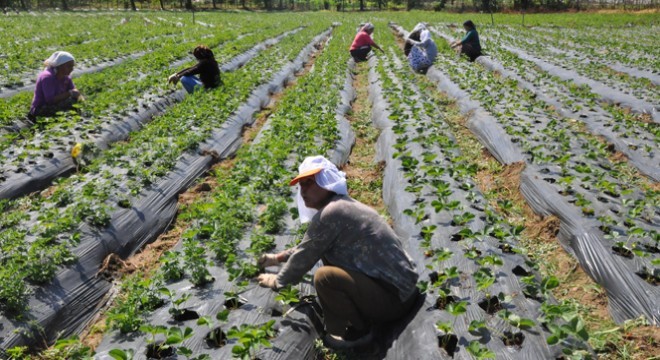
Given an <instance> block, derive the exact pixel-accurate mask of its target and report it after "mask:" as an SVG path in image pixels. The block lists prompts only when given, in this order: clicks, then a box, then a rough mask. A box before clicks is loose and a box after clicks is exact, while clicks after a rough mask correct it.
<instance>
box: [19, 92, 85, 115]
mask: <svg viewBox="0 0 660 360" xmlns="http://www.w3.org/2000/svg"><path fill="white" fill-rule="evenodd" d="M76 102H77V100H76V99H75V98H73V97H68V98H67V99H66V100H62V101H60V102H58V103H57V104H52V105H44V106H41V107H38V108H36V109H35V110H34V113H29V114H28V118H29V119H30V120H34V119H36V117H37V116H55V114H56V113H57V112H58V111H68V110H71V109H73V104H75V103H76Z"/></svg>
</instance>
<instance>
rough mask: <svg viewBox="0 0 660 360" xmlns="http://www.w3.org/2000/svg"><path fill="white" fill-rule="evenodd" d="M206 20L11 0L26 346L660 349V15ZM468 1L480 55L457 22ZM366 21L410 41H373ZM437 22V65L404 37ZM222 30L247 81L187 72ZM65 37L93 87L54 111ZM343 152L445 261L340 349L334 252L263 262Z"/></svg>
mask: <svg viewBox="0 0 660 360" xmlns="http://www.w3.org/2000/svg"><path fill="white" fill-rule="evenodd" d="M194 19H195V21H194V22H193V18H192V16H191V15H190V14H189V13H183V12H181V13H178V12H139V13H129V12H69V13H56V12H46V13H27V14H10V15H7V16H3V20H2V22H0V29H1V30H2V33H3V34H13V35H12V36H3V37H2V38H1V39H0V54H2V56H1V57H0V211H1V212H2V216H1V217H0V247H1V248H2V251H1V257H0V358H1V359H5V358H6V359H87V358H94V359H146V358H179V359H184V358H186V359H229V358H233V357H236V358H244V359H256V358H258V359H404V358H406V359H408V358H410V359H445V358H446V359H449V358H454V359H456V358H458V359H487V358H492V359H500V358H507V359H555V358H562V359H596V358H602V359H650V358H660V350H659V349H660V330H659V328H658V326H660V288H658V284H659V283H660V234H659V230H660V226H659V225H660V206H659V201H660V200H659V196H658V194H659V192H660V187H659V186H658V180H659V179H660V153H659V150H660V149H659V146H658V143H659V141H660V127H659V126H658V123H659V122H660V113H659V112H658V111H659V110H660V90H658V84H659V83H660V60H659V59H660V48H659V47H658V46H657V44H656V43H657V40H656V39H657V38H658V36H660V31H659V30H658V17H657V13H647V14H630V13H621V14H596V13H594V14H545V15H529V14H528V15H526V16H525V25H524V26H523V25H522V24H521V22H522V17H521V16H520V15H514V14H508V15H499V14H495V15H494V17H493V21H494V24H492V23H491V16H490V15H489V14H445V13H437V12H433V13H431V12H405V13H404V12H393V13H387V12H383V13H381V12H367V13H335V12H318V13H253V12H245V13H242V12H236V13H220V12H217V13H215V12H201V13H195V18H194ZM467 19H472V20H473V21H474V22H475V23H476V24H477V28H478V30H479V35H480V38H481V40H482V44H483V47H484V52H485V53H486V56H482V57H480V58H478V59H477V60H476V61H475V62H474V63H471V62H468V61H467V60H466V59H465V58H460V57H458V56H457V55H456V53H455V52H454V51H453V50H452V49H451V48H450V47H449V43H450V41H452V40H453V39H456V38H460V37H462V36H463V34H464V32H463V30H462V26H461V24H462V22H463V21H465V20H467ZM37 20H38V21H37ZM366 21H370V22H372V23H374V25H375V27H376V31H375V33H374V40H375V41H376V42H377V43H378V44H379V45H380V46H381V47H382V48H383V49H384V51H383V52H376V53H375V54H373V56H372V57H371V58H370V60H369V61H368V62H365V63H359V64H356V63H354V62H353V61H352V60H349V59H350V56H349V54H348V47H349V46H350V43H351V41H352V40H353V37H354V36H355V33H356V30H357V28H358V26H359V24H360V23H363V22H366ZM420 21H425V22H427V24H428V27H429V29H430V30H431V32H432V36H433V38H434V40H435V42H436V44H437V45H438V50H439V54H438V57H437V59H436V61H435V63H434V66H433V67H432V68H431V69H430V70H429V71H428V72H427V73H426V74H424V75H421V74H416V73H414V72H412V70H411V69H410V67H409V66H408V62H407V59H406V58H405V56H404V55H403V51H402V46H403V41H404V40H405V37H406V36H407V35H408V32H409V31H410V30H411V29H412V28H413V27H414V26H415V24H416V23H418V22H420ZM52 29H70V31H52ZM630 39H635V41H634V43H631V41H630ZM197 44H206V45H208V46H209V47H210V48H211V49H212V50H213V51H214V54H215V57H216V60H217V61H218V63H219V64H220V67H221V77H222V80H223V84H222V85H221V86H220V87H219V88H218V89H214V90H210V91H202V92H196V93H194V94H192V95H188V94H186V92H185V90H183V89H182V88H181V86H180V85H179V86H172V85H168V84H167V81H166V79H167V76H169V75H170V74H172V73H173V72H175V71H178V70H181V69H183V68H184V67H186V66H190V65H192V64H193V63H194V61H193V57H192V56H191V55H190V54H189V52H190V51H191V50H192V48H194V47H195V46H196V45H197ZM55 50H65V51H69V52H71V53H73V55H74V56H75V57H76V69H75V70H74V72H73V74H72V77H73V81H74V83H75V84H76V86H77V88H78V89H79V90H80V91H81V93H82V94H83V95H84V96H85V98H86V99H85V101H84V102H82V103H80V104H78V105H77V109H76V111H71V112H68V113H60V114H59V115H58V116H56V117H52V118H39V119H37V121H35V122H32V121H29V120H27V118H26V114H27V112H28V110H29V107H30V103H31V100H32V92H33V90H34V81H35V79H36V75H37V74H38V72H39V71H40V67H41V63H42V61H43V60H44V59H45V58H47V57H48V56H49V55H50V53H52V52H53V51H55ZM74 148H76V149H80V150H81V152H80V153H76V152H77V150H76V152H73V151H72V150H73V149H74ZM317 154H321V155H324V156H326V157H327V158H328V159H330V160H331V161H333V162H334V163H335V164H337V165H338V166H339V167H340V168H342V169H343V170H344V171H345V172H346V173H347V174H348V181H349V193H350V194H351V196H353V197H354V198H356V199H358V200H360V201H362V202H364V203H366V204H368V205H370V206H373V207H375V208H376V209H377V210H378V211H379V212H380V213H381V214H382V216H384V217H385V218H387V219H388V221H389V222H390V224H391V225H392V227H393V228H394V229H395V231H396V232H397V234H398V235H399V236H400V238H401V240H402V242H403V244H404V246H405V248H406V251H407V252H408V253H409V254H411V256H412V257H413V259H414V260H415V262H416V265H417V270H418V272H419V274H420V280H419V282H418V287H419V289H420V292H421V293H422V295H423V296H422V297H420V300H419V304H418V305H417V306H416V307H415V311H414V312H413V313H412V314H410V316H408V317H407V318H406V319H404V320H402V321H399V322H396V323H393V324H388V326H384V327H381V328H379V329H378V330H377V333H376V335H377V336H376V338H377V340H376V341H374V343H373V344H372V345H371V346H368V347H366V348H364V349H362V348H361V349H358V350H356V351H348V352H342V351H334V350H330V349H327V348H325V347H324V346H323V344H322V342H321V341H320V338H321V336H322V334H323V328H322V320H321V314H322V309H320V307H319V306H318V305H317V304H316V303H315V302H314V301H313V299H314V294H315V292H314V288H313V286H312V284H311V281H310V279H311V277H309V279H306V280H305V281H304V282H303V283H302V284H300V285H297V286H292V287H291V286H290V287H286V288H284V289H282V290H281V291H279V292H275V291H272V290H270V289H265V288H261V287H259V286H258V285H257V282H256V280H255V277H256V276H257V275H258V274H259V272H260V270H259V269H258V267H257V264H256V259H257V258H258V257H259V255H260V254H262V253H265V252H276V251H281V250H283V249H285V248H288V247H291V246H293V245H295V244H296V243H297V242H299V241H300V240H301V239H302V236H303V235H304V232H305V229H306V227H305V226H304V225H301V224H300V222H299V221H297V217H298V214H297V209H296V207H295V201H294V199H295V192H296V191H297V188H296V187H289V186H288V181H289V180H290V178H292V176H293V174H295V173H297V167H298V164H299V163H300V162H301V161H302V159H303V158H305V157H306V156H311V155H317ZM266 271H270V272H272V271H274V269H271V268H269V269H267V270H266Z"/></svg>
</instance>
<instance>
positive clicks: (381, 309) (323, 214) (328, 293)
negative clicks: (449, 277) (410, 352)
mask: <svg viewBox="0 0 660 360" xmlns="http://www.w3.org/2000/svg"><path fill="white" fill-rule="evenodd" d="M295 184H299V186H300V189H299V191H298V209H299V214H300V217H301V221H303V222H305V221H308V220H309V219H310V218H311V223H310V225H309V228H308V229H307V232H306V233H305V236H304V238H303V240H302V242H301V243H300V244H298V245H297V246H295V247H293V248H291V249H288V250H285V251H282V252H280V253H278V254H265V255H262V256H261V258H260V259H259V265H260V266H261V267H268V266H275V265H278V264H280V263H284V266H283V267H282V268H281V269H280V271H279V273H278V274H261V275H259V277H258V280H259V284H260V285H261V286H264V287H270V288H273V289H278V288H280V287H282V286H285V285H289V284H296V283H298V282H300V280H301V279H302V277H303V275H305V273H307V272H308V271H309V270H310V269H312V267H313V266H314V265H315V264H316V263H317V262H318V261H319V260H322V261H323V266H322V267H320V268H318V269H317V270H316V272H315V274H314V287H315V289H316V292H317V295H318V298H319V301H320V303H321V307H322V308H323V314H324V323H325V330H326V332H327V335H326V337H325V342H326V345H327V346H330V347H334V348H349V347H354V346H360V345H364V344H366V343H368V342H370V341H371V339H372V337H373V333H372V328H371V326H372V325H373V324H377V323H383V322H388V321H393V320H396V319H400V318H402V317H403V316H404V315H405V314H406V313H407V312H408V311H409V310H410V309H411V307H412V305H413V304H414V302H415V299H416V296H417V294H418V291H417V288H416V283H417V278H418V275H417V272H416V270H415V264H414V262H413V261H412V259H411V258H410V256H409V255H408V254H407V253H406V251H405V250H404V249H403V246H402V244H401V241H400V240H399V238H398V237H397V235H396V234H395V233H394V231H393V230H392V229H391V228H390V227H389V225H388V224H387V223H386V222H385V220H383V218H382V217H381V216H380V215H378V213H377V212H376V211H375V210H373V209H371V208H370V207H368V206H367V205H364V204H362V203H360V202H359V201H356V200H354V199H352V198H351V197H349V196H348V194H347V187H346V178H345V175H344V173H343V172H340V171H339V170H337V167H336V166H335V165H334V164H332V163H331V162H330V161H328V160H327V159H325V158H324V157H322V156H313V157H308V158H306V159H305V160H304V161H303V162H302V164H301V165H300V167H299V174H298V176H296V177H295V178H294V179H293V180H291V182H290V185H295Z"/></svg>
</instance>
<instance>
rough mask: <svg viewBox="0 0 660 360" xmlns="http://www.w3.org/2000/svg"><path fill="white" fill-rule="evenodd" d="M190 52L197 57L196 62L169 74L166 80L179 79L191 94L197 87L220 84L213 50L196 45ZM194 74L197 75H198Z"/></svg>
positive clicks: (174, 80)
mask: <svg viewBox="0 0 660 360" xmlns="http://www.w3.org/2000/svg"><path fill="white" fill-rule="evenodd" d="M192 54H193V56H194V57H195V59H197V64H195V65H193V66H191V67H189V68H187V69H183V70H181V71H179V72H178V73H176V74H172V75H170V77H169V78H167V81H168V82H169V83H173V84H176V83H177V82H178V81H179V80H181V85H183V87H184V89H186V91H187V92H188V94H192V93H193V92H194V91H195V89H196V88H199V87H203V88H205V89H212V88H216V87H218V86H220V84H221V83H222V81H221V80H220V68H219V67H218V63H217V62H216V61H215V56H214V55H213V51H212V50H211V49H209V47H208V46H206V45H198V46H197V47H195V49H194V50H193V51H192ZM195 75H199V77H197V76H195Z"/></svg>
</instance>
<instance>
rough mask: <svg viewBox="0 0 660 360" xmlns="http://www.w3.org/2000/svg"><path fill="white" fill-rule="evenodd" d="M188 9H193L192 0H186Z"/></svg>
mask: <svg viewBox="0 0 660 360" xmlns="http://www.w3.org/2000/svg"><path fill="white" fill-rule="evenodd" d="M186 10H192V0H186Z"/></svg>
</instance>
